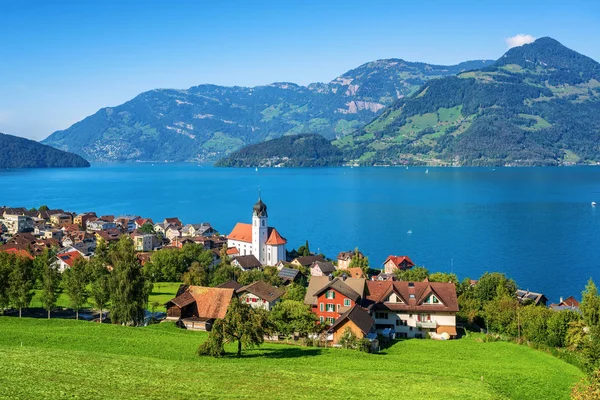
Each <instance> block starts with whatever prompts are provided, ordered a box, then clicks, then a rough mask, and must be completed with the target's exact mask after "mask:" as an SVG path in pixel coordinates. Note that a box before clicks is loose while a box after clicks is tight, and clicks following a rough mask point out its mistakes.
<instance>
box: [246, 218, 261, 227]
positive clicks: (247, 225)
mask: <svg viewBox="0 0 600 400" xmlns="http://www.w3.org/2000/svg"><path fill="white" fill-rule="evenodd" d="M246 226H248V225H246ZM262 226H265V220H264V219H263V220H262Z"/></svg>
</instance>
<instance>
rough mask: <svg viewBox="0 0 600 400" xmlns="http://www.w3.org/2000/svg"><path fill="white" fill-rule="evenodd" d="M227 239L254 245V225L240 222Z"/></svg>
mask: <svg viewBox="0 0 600 400" xmlns="http://www.w3.org/2000/svg"><path fill="white" fill-rule="evenodd" d="M227 239H231V240H238V241H240V242H247V243H252V225H250V224H243V223H241V222H238V223H237V224H235V227H234V228H233V230H232V231H231V233H230V234H229V236H227Z"/></svg>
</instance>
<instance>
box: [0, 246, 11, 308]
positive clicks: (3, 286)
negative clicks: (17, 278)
mask: <svg viewBox="0 0 600 400" xmlns="http://www.w3.org/2000/svg"><path fill="white" fill-rule="evenodd" d="M13 260H14V255H12V254H10V253H7V252H4V251H0V314H1V313H4V309H5V308H7V307H8V306H9V304H10V297H9V288H10V279H9V275H10V272H11V271H12V265H13V263H14V262H13Z"/></svg>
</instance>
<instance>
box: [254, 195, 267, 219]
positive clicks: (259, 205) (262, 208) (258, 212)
mask: <svg viewBox="0 0 600 400" xmlns="http://www.w3.org/2000/svg"><path fill="white" fill-rule="evenodd" d="M252 216H256V217H268V215H267V205H266V204H265V203H263V202H262V200H261V199H260V195H259V197H258V201H257V202H256V204H254V207H252Z"/></svg>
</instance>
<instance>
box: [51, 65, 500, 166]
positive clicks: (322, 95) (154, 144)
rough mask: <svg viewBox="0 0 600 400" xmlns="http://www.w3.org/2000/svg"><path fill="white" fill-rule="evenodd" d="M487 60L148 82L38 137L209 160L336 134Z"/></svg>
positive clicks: (74, 146) (70, 146)
mask: <svg viewBox="0 0 600 400" xmlns="http://www.w3.org/2000/svg"><path fill="white" fill-rule="evenodd" d="M491 64H492V61H468V62H464V63H461V64H458V65H453V66H441V65H431V64H425V63H417V62H407V61H404V60H401V59H388V60H378V61H374V62H370V63H367V64H364V65H361V66H360V67H358V68H356V69H353V70H351V71H348V72H346V73H345V74H343V75H341V76H339V77H338V78H336V79H334V80H332V81H331V82H329V83H314V84H310V85H308V86H300V85H296V84H294V83H273V84H270V85H266V86H258V87H252V88H250V87H239V86H234V87H223V86H215V85H200V86H195V87H192V88H189V89H187V90H177V89H157V90H151V91H148V92H144V93H142V94H140V95H138V96H137V97H135V98H134V99H132V100H130V101H128V102H126V103H124V104H122V105H120V106H117V107H107V108H103V109H101V110H99V111H98V112H96V113H95V114H94V115H92V116H89V117H87V118H85V119H84V120H82V121H80V122H77V123H76V124H74V125H72V126H71V127H69V128H68V129H66V130H62V131H57V132H54V133H53V134H51V135H50V136H49V137H48V138H46V139H45V140H43V141H42V143H44V144H47V145H50V146H53V147H56V148H58V149H61V150H66V151H71V152H74V153H76V154H79V155H81V156H83V157H85V158H86V159H88V160H90V161H198V162H202V161H213V160H216V159H218V158H221V157H222V156H224V155H227V154H229V153H230V152H232V151H234V150H237V149H239V148H241V147H243V146H245V145H247V144H252V143H258V142H262V141H265V140H269V139H273V138H278V137H281V136H283V135H291V134H299V133H316V134H320V135H322V136H324V137H326V138H328V139H335V138H338V137H343V136H345V135H348V134H350V133H352V132H354V131H355V130H357V129H359V128H361V127H362V126H364V125H365V124H367V123H368V122H369V121H371V120H372V119H373V118H375V117H376V116H377V115H379V114H380V113H381V112H383V110H384V109H385V108H386V107H387V106H388V105H390V104H392V103H394V101H396V100H398V99H402V98H405V97H407V96H410V95H411V94H412V93H414V92H415V91H417V90H418V89H419V87H421V85H423V84H424V83H425V82H427V81H429V80H430V79H434V78H441V77H445V76H453V75H456V74H457V73H460V72H462V71H467V70H474V69H478V68H482V67H484V66H486V65H491Z"/></svg>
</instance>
